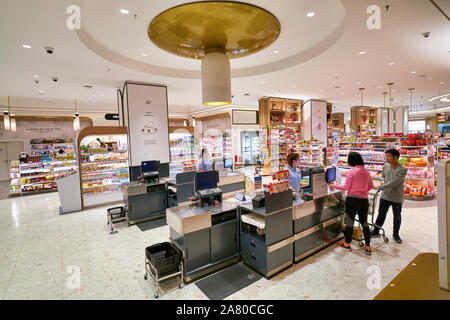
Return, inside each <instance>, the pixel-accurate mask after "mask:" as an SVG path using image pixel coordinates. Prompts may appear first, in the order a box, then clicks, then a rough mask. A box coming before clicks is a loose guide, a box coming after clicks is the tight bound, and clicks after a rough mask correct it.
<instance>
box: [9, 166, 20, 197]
mask: <svg viewBox="0 0 450 320" xmlns="http://www.w3.org/2000/svg"><path fill="white" fill-rule="evenodd" d="M19 166H20V163H19V160H14V161H10V162H9V179H10V180H11V181H10V183H9V194H10V195H20V194H21V188H20V169H19Z"/></svg>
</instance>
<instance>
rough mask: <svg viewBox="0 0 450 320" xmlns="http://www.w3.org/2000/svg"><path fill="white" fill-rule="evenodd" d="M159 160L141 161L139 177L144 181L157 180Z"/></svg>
mask: <svg viewBox="0 0 450 320" xmlns="http://www.w3.org/2000/svg"><path fill="white" fill-rule="evenodd" d="M159 168H160V162H159V161H155V160H153V161H142V162H141V177H142V179H143V180H144V182H145V183H158V182H159Z"/></svg>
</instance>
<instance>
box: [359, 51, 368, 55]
mask: <svg viewBox="0 0 450 320" xmlns="http://www.w3.org/2000/svg"><path fill="white" fill-rule="evenodd" d="M365 53H367V52H366V51H360V52H359V54H365Z"/></svg>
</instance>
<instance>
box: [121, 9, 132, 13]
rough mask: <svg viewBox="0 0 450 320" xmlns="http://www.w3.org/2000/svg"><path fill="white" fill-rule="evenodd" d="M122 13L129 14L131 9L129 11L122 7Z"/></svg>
mask: <svg viewBox="0 0 450 320" xmlns="http://www.w3.org/2000/svg"><path fill="white" fill-rule="evenodd" d="M120 13H122V14H129V13H130V11H128V10H127V9H120Z"/></svg>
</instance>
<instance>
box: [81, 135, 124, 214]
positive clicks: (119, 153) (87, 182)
mask: <svg viewBox="0 0 450 320" xmlns="http://www.w3.org/2000/svg"><path fill="white" fill-rule="evenodd" d="M94 128H95V127H91V128H88V129H90V130H92V129H94ZM99 128H100V129H99ZM101 128H102V127H98V128H96V129H98V130H96V131H94V133H95V132H98V133H97V134H94V133H93V134H87V135H86V136H83V135H81V133H82V132H80V135H79V149H80V180H81V193H82V199H83V201H82V202H83V207H85V206H93V205H98V204H103V203H109V202H116V201H121V200H122V192H121V186H122V184H124V183H127V182H129V181H130V180H129V165H128V141H127V135H126V133H124V134H117V133H115V134H114V133H113V134H108V129H104V130H102V129H101ZM104 128H109V127H104ZM117 128H119V129H118V130H119V131H120V128H122V127H117ZM94 130H95V129H94ZM116 130H117V129H116ZM125 130H126V129H125ZM102 131H104V134H103V132H102ZM125 132H126V131H125Z"/></svg>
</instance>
